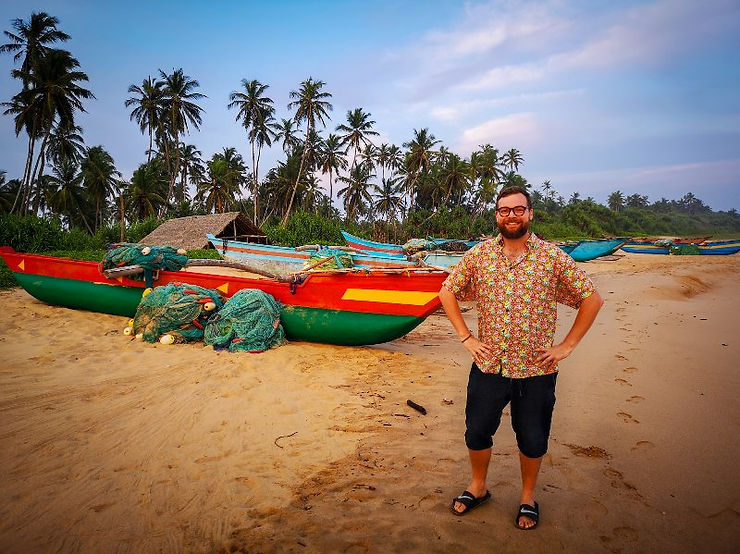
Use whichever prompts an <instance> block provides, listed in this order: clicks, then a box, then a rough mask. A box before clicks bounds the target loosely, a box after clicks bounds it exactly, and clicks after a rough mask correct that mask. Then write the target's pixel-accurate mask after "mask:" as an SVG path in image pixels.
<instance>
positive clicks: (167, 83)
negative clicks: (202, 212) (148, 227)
mask: <svg viewBox="0 0 740 554" xmlns="http://www.w3.org/2000/svg"><path fill="white" fill-rule="evenodd" d="M159 76H160V77H161V79H162V103H163V106H164V108H165V110H164V113H163V119H164V127H165V129H166V132H167V134H168V135H169V137H170V138H171V140H172V142H173V143H174V144H175V145H177V144H180V134H181V133H186V132H188V130H189V126H190V125H192V126H193V127H195V128H196V129H199V128H200V124H201V123H202V117H201V114H202V113H203V108H201V107H200V106H198V104H196V103H195V101H196V100H200V99H201V98H206V96H205V94H201V93H200V92H195V89H197V88H198V87H199V86H200V84H199V83H198V81H196V80H195V79H191V78H190V76H188V75H185V73H184V72H183V70H182V68H180V69H176V70H174V71H173V72H172V74H170V75H167V74H166V73H165V72H164V71H162V70H161V69H160V70H159ZM165 145H167V143H165ZM167 150H169V148H166V152H165V156H166V159H167V163H168V165H169V164H170V162H171V160H170V159H169V157H170V156H169V154H168V153H167ZM169 169H170V185H169V189H168V191H167V202H169V201H170V198H172V194H173V192H174V188H175V179H176V177H177V174H178V173H179V171H180V156H179V152H178V149H177V148H176V149H175V160H174V163H173V164H172V167H170V168H169Z"/></svg>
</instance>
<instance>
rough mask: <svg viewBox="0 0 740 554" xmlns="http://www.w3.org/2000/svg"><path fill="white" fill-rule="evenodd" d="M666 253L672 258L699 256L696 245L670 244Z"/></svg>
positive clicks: (699, 252)
mask: <svg viewBox="0 0 740 554" xmlns="http://www.w3.org/2000/svg"><path fill="white" fill-rule="evenodd" d="M656 244H657V243H656ZM668 251H669V252H670V253H671V254H673V255H674V256H698V255H699V254H701V251H700V250H699V247H698V246H697V245H696V244H671V246H670V248H669V249H668Z"/></svg>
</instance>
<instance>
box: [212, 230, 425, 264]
mask: <svg viewBox="0 0 740 554" xmlns="http://www.w3.org/2000/svg"><path fill="white" fill-rule="evenodd" d="M206 236H207V237H208V240H209V241H211V244H212V245H213V247H214V248H215V249H216V251H217V252H218V253H219V254H221V256H223V257H224V258H226V259H230V260H236V261H246V262H250V263H255V264H260V265H262V266H263V267H265V268H266V269H268V270H270V271H273V272H276V273H282V272H298V271H302V270H303V269H304V268H305V267H306V264H308V265H310V264H311V260H312V258H311V255H312V254H316V253H317V252H320V250H319V247H318V245H315V246H313V247H301V249H296V248H291V247H289V246H271V245H266V244H254V243H251V242H241V241H238V240H231V239H225V238H218V237H216V236H215V235H212V234H206ZM332 248H333V247H332ZM352 250H354V249H352ZM347 254H348V255H349V256H350V257H351V258H352V263H353V267H357V268H362V269H378V268H405V267H415V266H416V267H418V266H421V265H422V263H421V261H420V260H419V259H418V258H412V259H406V258H403V259H402V258H388V257H383V256H372V255H369V254H364V253H362V252H358V251H356V250H355V251H348V252H347ZM313 261H314V262H317V261H318V260H317V259H316V258H314V259H313ZM320 267H321V266H318V267H317V269H320Z"/></svg>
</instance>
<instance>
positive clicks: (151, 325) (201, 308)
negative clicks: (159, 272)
mask: <svg viewBox="0 0 740 554" xmlns="http://www.w3.org/2000/svg"><path fill="white" fill-rule="evenodd" d="M223 305H224V302H223V299H222V298H221V295H220V294H219V293H218V291H215V290H210V289H205V288H203V287H199V286H197V285H186V284H181V283H169V284H167V285H164V286H162V287H156V288H154V289H152V290H151V292H149V293H148V294H146V295H145V296H144V297H143V298H142V299H141V302H140V303H139V306H138V307H137V308H136V316H135V317H134V321H133V333H134V334H135V335H137V336H138V335H139V334H141V338H143V339H144V340H145V341H147V342H156V341H158V340H162V342H192V341H198V340H201V339H202V338H203V331H204V329H205V326H206V324H207V323H208V321H209V320H210V319H211V318H212V317H214V316H215V315H216V314H217V312H218V310H220V309H221V307H222V306H223ZM166 335H169V336H171V337H172V339H167V338H164V337H165V336H166Z"/></svg>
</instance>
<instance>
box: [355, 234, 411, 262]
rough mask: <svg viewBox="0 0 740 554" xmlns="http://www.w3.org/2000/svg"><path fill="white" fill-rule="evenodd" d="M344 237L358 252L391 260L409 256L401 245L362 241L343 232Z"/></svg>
mask: <svg viewBox="0 0 740 554" xmlns="http://www.w3.org/2000/svg"><path fill="white" fill-rule="evenodd" d="M342 236H343V237H344V240H345V241H346V242H347V244H348V245H350V246H351V247H352V248H356V249H357V250H361V251H363V252H366V253H369V254H375V255H378V256H385V257H389V258H405V257H406V256H407V255H408V254H407V252H406V251H405V250H404V249H403V246H401V245H400V244H391V243H389V242H378V241H374V240H367V239H361V238H360V237H356V236H354V235H351V234H349V233H348V232H347V231H342Z"/></svg>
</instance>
